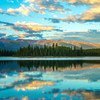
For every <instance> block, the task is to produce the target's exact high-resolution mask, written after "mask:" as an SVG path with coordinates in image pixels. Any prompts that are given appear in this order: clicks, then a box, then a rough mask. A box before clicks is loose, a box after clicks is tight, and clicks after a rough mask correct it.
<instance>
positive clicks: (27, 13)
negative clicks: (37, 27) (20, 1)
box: [7, 5, 30, 16]
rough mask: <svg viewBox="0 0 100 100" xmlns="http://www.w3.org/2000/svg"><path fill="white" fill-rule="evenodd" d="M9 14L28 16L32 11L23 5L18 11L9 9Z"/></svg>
mask: <svg viewBox="0 0 100 100" xmlns="http://www.w3.org/2000/svg"><path fill="white" fill-rule="evenodd" d="M7 13H9V14H13V15H14V14H19V13H21V14H23V15H26V16H28V15H29V13H30V9H29V7H26V6H25V5H21V6H20V7H19V8H16V9H13V8H9V9H7Z"/></svg>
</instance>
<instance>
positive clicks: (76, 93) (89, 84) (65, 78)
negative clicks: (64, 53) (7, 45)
mask: <svg viewBox="0 0 100 100" xmlns="http://www.w3.org/2000/svg"><path fill="white" fill-rule="evenodd" d="M93 59H94V60H93ZM0 100H100V58H99V57H98V58H96V57H94V58H91V57H90V58H89V57H85V58H84V57H83V58H72V59H71V58H70V59H69V58H59V59H58V60H57V58H48V59H46V58H43V59H42V58H40V59H38V58H29V59H28V58H12V57H10V58H9V57H8V58H6V57H1V58H0Z"/></svg>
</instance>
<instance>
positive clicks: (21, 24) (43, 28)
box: [15, 22, 54, 32]
mask: <svg viewBox="0 0 100 100" xmlns="http://www.w3.org/2000/svg"><path fill="white" fill-rule="evenodd" d="M15 26H19V27H21V28H24V29H29V30H32V31H35V32H39V31H51V30H53V29H54V28H53V27H52V26H43V25H40V24H37V23H26V22H16V23H15Z"/></svg>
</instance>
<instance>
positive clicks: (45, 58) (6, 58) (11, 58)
mask: <svg viewBox="0 0 100 100" xmlns="http://www.w3.org/2000/svg"><path fill="white" fill-rule="evenodd" d="M2 60H100V57H0V61H2Z"/></svg>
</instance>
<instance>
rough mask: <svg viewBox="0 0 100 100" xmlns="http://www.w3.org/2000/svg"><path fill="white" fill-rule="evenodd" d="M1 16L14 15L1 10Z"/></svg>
mask: <svg viewBox="0 0 100 100" xmlns="http://www.w3.org/2000/svg"><path fill="white" fill-rule="evenodd" d="M0 14H3V15H12V14H10V13H8V12H6V11H4V10H3V9H1V8H0Z"/></svg>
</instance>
